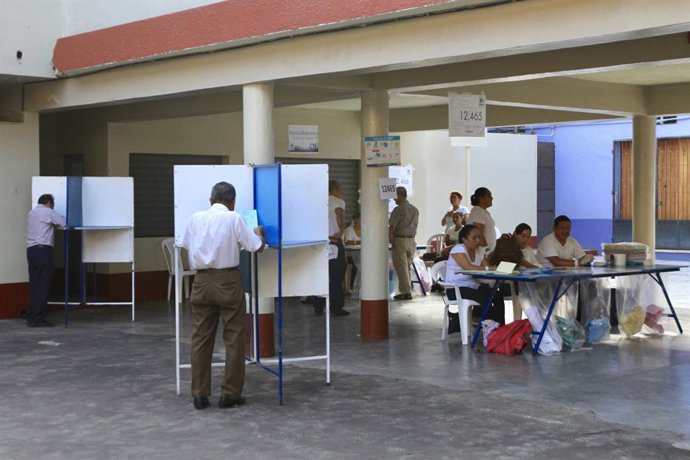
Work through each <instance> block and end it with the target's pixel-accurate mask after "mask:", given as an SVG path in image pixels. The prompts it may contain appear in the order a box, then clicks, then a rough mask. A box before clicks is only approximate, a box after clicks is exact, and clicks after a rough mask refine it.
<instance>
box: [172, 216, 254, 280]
mask: <svg viewBox="0 0 690 460" xmlns="http://www.w3.org/2000/svg"><path fill="white" fill-rule="evenodd" d="M261 245H262V240H261V238H260V237H259V236H258V235H257V234H255V233H254V232H253V231H252V230H250V229H249V228H248V227H247V224H245V222H244V220H242V218H241V217H240V215H239V214H238V213H236V212H235V211H230V210H229V209H228V208H227V207H225V205H222V204H220V203H215V204H213V205H212V206H211V208H210V209H208V210H206V211H199V212H196V213H194V215H193V216H192V218H191V220H190V221H189V224H187V231H186V232H185V234H184V239H183V241H182V246H183V247H185V248H187V252H188V254H189V267H190V268H191V269H192V270H202V269H207V268H232V267H237V266H238V265H239V264H240V246H241V247H243V248H245V249H246V250H248V251H251V252H255V251H257V250H259V249H260V248H261Z"/></svg>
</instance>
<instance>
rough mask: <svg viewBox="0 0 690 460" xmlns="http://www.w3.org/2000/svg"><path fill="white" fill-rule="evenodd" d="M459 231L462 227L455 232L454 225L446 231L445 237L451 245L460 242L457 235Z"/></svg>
mask: <svg viewBox="0 0 690 460" xmlns="http://www.w3.org/2000/svg"><path fill="white" fill-rule="evenodd" d="M461 229H462V227H460V229H458V230H455V225H453V226H452V227H450V228H448V229H446V235H448V238H449V239H450V242H451V243H457V242H458V241H460V239H459V235H460V230H461Z"/></svg>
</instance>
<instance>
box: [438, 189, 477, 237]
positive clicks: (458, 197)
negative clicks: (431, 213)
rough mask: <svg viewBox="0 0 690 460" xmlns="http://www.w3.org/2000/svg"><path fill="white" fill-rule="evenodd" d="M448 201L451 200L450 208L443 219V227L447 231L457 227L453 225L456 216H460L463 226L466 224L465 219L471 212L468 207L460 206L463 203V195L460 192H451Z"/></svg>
mask: <svg viewBox="0 0 690 460" xmlns="http://www.w3.org/2000/svg"><path fill="white" fill-rule="evenodd" d="M448 199H449V200H450V207H449V208H448V209H447V210H446V213H445V214H443V217H442V218H441V225H442V226H444V227H445V229H446V231H447V230H448V229H449V228H451V227H453V225H455V224H454V223H453V215H454V214H456V213H459V214H460V218H461V219H462V224H463V225H464V224H465V218H466V217H467V216H468V215H469V214H470V210H469V209H467V207H466V206H460V203H461V202H462V193H460V190H453V191H451V192H450V196H449V198H448Z"/></svg>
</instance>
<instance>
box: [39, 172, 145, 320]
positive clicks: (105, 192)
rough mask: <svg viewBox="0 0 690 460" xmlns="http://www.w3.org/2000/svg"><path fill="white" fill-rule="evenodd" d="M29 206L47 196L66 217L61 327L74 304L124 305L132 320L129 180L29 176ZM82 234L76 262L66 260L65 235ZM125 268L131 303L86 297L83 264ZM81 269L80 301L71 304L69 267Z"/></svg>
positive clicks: (66, 240)
mask: <svg viewBox="0 0 690 460" xmlns="http://www.w3.org/2000/svg"><path fill="white" fill-rule="evenodd" d="M31 191H32V199H31V201H32V205H33V206H35V203H37V202H38V198H39V197H40V196H41V195H43V194H46V193H50V194H51V195H53V197H54V198H55V207H54V209H55V211H56V212H58V213H59V214H61V215H63V216H65V218H66V221H67V228H66V229H65V232H64V246H65V247H64V270H65V278H64V282H65V295H64V301H63V302H50V303H51V304H58V305H64V307H65V314H64V318H65V326H67V324H68V318H69V316H68V307H70V306H77V305H94V306H96V305H125V306H127V305H128V306H130V308H131V311H132V321H134V317H135V304H134V182H133V179H132V178H131V177H52V176H41V177H33V178H32V184H31ZM70 232H79V233H80V234H81V241H82V245H81V253H80V255H79V259H78V260H70V251H69V234H70ZM88 263H90V264H99V263H128V264H130V276H131V300H130V301H123V302H99V301H95V300H90V299H89V298H88V291H87V289H86V277H85V276H84V266H85V264H88ZM71 264H79V265H80V270H79V273H80V280H79V286H80V289H79V299H78V301H77V302H74V301H71V300H70V299H69V290H68V286H69V273H70V270H69V267H70V265H71Z"/></svg>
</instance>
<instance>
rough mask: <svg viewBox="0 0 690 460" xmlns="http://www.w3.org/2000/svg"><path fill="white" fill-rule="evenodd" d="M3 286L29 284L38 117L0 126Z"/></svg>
mask: <svg viewBox="0 0 690 460" xmlns="http://www.w3.org/2000/svg"><path fill="white" fill-rule="evenodd" d="M0 152H2V168H0V190H1V191H2V192H1V193H2V197H3V199H2V200H0V222H2V238H0V254H2V263H0V284H4V283H20V282H27V281H28V280H29V275H28V272H27V265H26V213H27V212H28V211H29V209H31V206H32V204H31V177H32V176H37V175H38V174H39V166H38V164H39V154H38V152H39V149H38V115H37V114H33V113H25V114H24V122H23V123H0Z"/></svg>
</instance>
